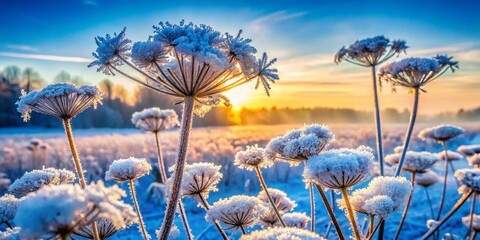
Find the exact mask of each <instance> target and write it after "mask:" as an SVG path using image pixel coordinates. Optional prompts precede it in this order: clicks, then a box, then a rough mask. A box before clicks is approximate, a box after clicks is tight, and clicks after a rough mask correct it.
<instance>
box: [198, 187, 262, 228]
mask: <svg viewBox="0 0 480 240" xmlns="http://www.w3.org/2000/svg"><path fill="white" fill-rule="evenodd" d="M267 211H268V210H267V208H266V207H265V206H264V205H263V203H262V202H261V201H260V200H259V199H258V198H256V197H250V196H245V195H238V196H233V197H230V198H227V199H221V200H219V201H217V202H215V203H214V204H213V206H212V207H211V208H210V210H208V211H207V216H206V217H205V218H206V219H207V221H210V222H213V221H215V220H218V221H220V222H221V223H223V224H225V225H227V229H232V228H235V229H239V228H240V227H244V228H245V227H251V226H253V225H255V224H256V223H257V222H258V219H259V217H261V216H262V215H264V214H266V213H267Z"/></svg>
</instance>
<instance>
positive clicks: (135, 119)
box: [132, 108, 179, 132]
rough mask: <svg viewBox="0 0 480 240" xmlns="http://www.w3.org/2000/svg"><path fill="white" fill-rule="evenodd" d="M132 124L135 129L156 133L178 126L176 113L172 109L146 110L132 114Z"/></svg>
mask: <svg viewBox="0 0 480 240" xmlns="http://www.w3.org/2000/svg"><path fill="white" fill-rule="evenodd" d="M132 123H133V124H134V125H135V127H136V128H139V129H142V130H145V131H150V132H158V131H162V130H166V129H170V128H174V127H176V126H177V125H179V122H178V116H177V113H175V111H174V110H173V109H165V110H160V108H146V109H143V110H142V111H140V112H135V113H133V114H132Z"/></svg>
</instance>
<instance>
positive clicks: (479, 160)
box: [467, 153, 480, 166]
mask: <svg viewBox="0 0 480 240" xmlns="http://www.w3.org/2000/svg"><path fill="white" fill-rule="evenodd" d="M467 160H468V163H469V164H470V165H472V166H479V165H480V153H476V154H473V155H471V156H469V157H467Z"/></svg>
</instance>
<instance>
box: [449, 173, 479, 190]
mask: <svg viewBox="0 0 480 240" xmlns="http://www.w3.org/2000/svg"><path fill="white" fill-rule="evenodd" d="M455 177H456V178H457V179H458V181H459V182H460V183H461V184H462V185H461V186H460V187H459V188H458V192H459V193H460V194H463V193H466V192H468V191H469V190H473V191H475V192H476V193H479V192H480V169H477V168H475V169H467V168H465V169H459V170H457V171H456V172H455Z"/></svg>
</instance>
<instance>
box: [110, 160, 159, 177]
mask: <svg viewBox="0 0 480 240" xmlns="http://www.w3.org/2000/svg"><path fill="white" fill-rule="evenodd" d="M151 170H152V165H150V163H148V162H147V159H145V158H134V157H130V158H127V159H118V160H115V161H113V162H112V164H110V167H109V169H108V171H107V172H106V173H105V180H107V181H112V180H113V181H116V182H124V181H128V180H135V179H137V178H141V177H143V176H144V175H146V174H149V173H150V171H151Z"/></svg>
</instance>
